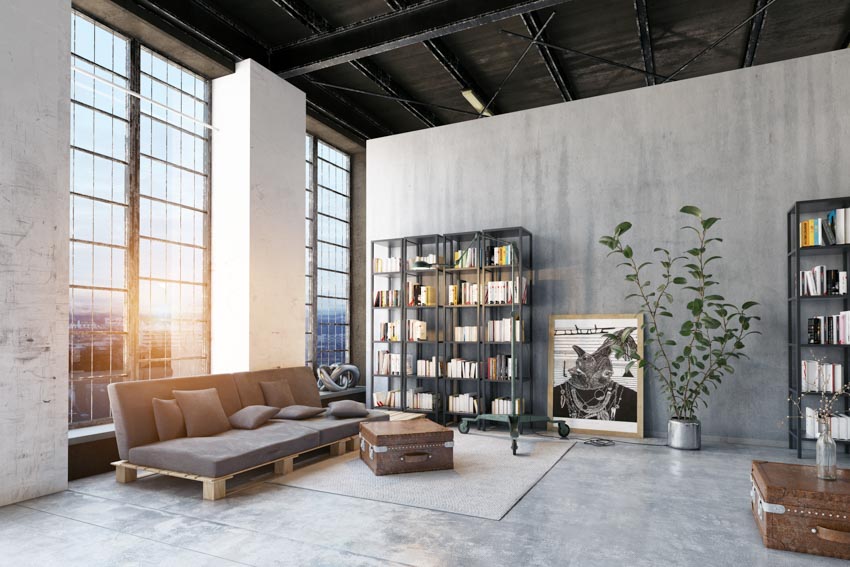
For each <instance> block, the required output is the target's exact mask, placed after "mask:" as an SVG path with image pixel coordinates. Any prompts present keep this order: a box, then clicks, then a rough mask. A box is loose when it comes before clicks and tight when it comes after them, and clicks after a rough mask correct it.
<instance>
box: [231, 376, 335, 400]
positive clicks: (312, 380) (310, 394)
mask: <svg viewBox="0 0 850 567" xmlns="http://www.w3.org/2000/svg"><path fill="white" fill-rule="evenodd" d="M271 380H283V381H284V382H286V383H287V384H289V389H290V390H291V391H292V397H293V398H295V403H296V404H299V405H302V406H313V407H318V406H321V405H322V400H321V398H320V397H319V388H317V387H316V376H315V375H314V374H313V370H312V369H310V368H307V367H306V366H299V367H295V368H273V369H271V370H252V371H251V372H239V373H237V374H234V382H235V384H236V387H237V388H238V389H239V397H240V398H241V399H242V405H243V406H256V405H262V404H265V403H266V401H265V398H264V397H263V390H262V388H261V387H260V382H269V381H271ZM270 405H274V404H270Z"/></svg>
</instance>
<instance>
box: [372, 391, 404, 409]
mask: <svg viewBox="0 0 850 567" xmlns="http://www.w3.org/2000/svg"><path fill="white" fill-rule="evenodd" d="M372 405H373V406H375V407H376V408H379V407H389V408H397V407H401V391H400V390H388V391H386V392H373V393H372Z"/></svg>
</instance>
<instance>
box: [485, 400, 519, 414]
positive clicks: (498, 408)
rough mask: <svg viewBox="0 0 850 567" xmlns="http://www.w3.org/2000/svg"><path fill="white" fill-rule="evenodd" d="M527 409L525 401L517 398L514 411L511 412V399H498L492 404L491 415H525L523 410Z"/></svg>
mask: <svg viewBox="0 0 850 567" xmlns="http://www.w3.org/2000/svg"><path fill="white" fill-rule="evenodd" d="M524 407H525V403H524V400H523V399H521V398H517V400H516V404H515V406H514V408H513V409H514V411H511V399H510V398H496V399H495V400H493V402H492V403H491V404H490V413H494V414H505V415H510V414H517V415H518V414H521V413H523V408H524Z"/></svg>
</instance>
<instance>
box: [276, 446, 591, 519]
mask: <svg viewBox="0 0 850 567" xmlns="http://www.w3.org/2000/svg"><path fill="white" fill-rule="evenodd" d="M454 439H455V447H454V467H455V468H454V470H446V471H430V472H421V473H408V474H397V475H387V476H375V475H374V474H372V471H371V470H370V469H369V467H368V466H366V463H363V462H361V461H360V456H359V453H358V452H357V451H354V452H351V453H348V454H346V455H342V456H340V457H336V458H332V459H327V460H325V461H322V462H319V463H315V464H311V465H308V466H305V467H304V468H302V469H298V470H296V471H295V472H293V473H291V474H288V475H286V476H282V477H277V478H275V479H273V480H270V481H269V482H274V483H276V484H282V485H285V486H293V487H297V488H306V489H308V490H317V491H320V492H328V493H331V494H341V495H344V496H353V497H355V498H365V499H368V500H377V501H380V502H390V503H393V504H402V505H405V506H414V507H417V508H427V509H429V510H438V511H441V512H451V513H453V514H463V515H465V516H475V517H478V518H485V519H489V520H500V519H502V517H504V515H505V514H507V513H508V512H509V511H510V510H511V508H513V507H514V505H515V504H516V503H517V502H519V500H520V499H521V498H522V497H523V496H524V495H525V494H526V493H527V492H528V491H529V490H531V488H532V487H533V486H534V485H535V484H537V483H538V482H539V481H540V479H541V478H543V476H545V475H546V473H547V472H549V470H550V469H551V468H552V467H553V466H555V464H557V463H558V461H560V460H561V458H562V457H563V456H564V455H565V454H566V453H567V451H569V450H570V449H571V448H572V447H573V445H575V443H573V442H572V441H561V440H548V439H543V438H537V439H534V438H533V437H530V436H524V437H521V438H520V440H519V450H518V451H517V455H516V456H513V455H511V448H510V438H508V437H507V436H506V435H489V434H481V433H475V432H470V433H469V434H468V435H461V434H460V433H458V432H457V431H455V436H454Z"/></svg>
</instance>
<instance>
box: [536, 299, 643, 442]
mask: <svg viewBox="0 0 850 567" xmlns="http://www.w3.org/2000/svg"><path fill="white" fill-rule="evenodd" d="M642 329H643V316H642V315H641V314H640V313H638V314H632V315H628V314H627V315H552V316H550V317H549V405H548V411H549V415H550V416H552V417H555V418H565V421H566V422H567V424H569V426H570V427H571V428H572V430H573V431H575V432H577V433H590V434H599V433H616V434H617V435H623V436H628V437H643V370H642V369H641V368H640V367H638V368H634V365H635V360H639V359H640V356H641V355H642V353H643V330H642ZM633 368H634V371H633ZM635 374H637V375H636V376H635Z"/></svg>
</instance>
